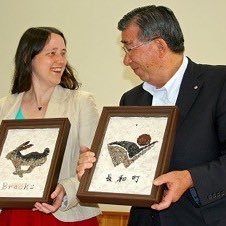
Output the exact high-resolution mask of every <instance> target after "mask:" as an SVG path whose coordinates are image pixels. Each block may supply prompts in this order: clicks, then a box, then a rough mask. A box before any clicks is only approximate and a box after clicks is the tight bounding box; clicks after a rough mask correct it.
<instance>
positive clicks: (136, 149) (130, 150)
mask: <svg viewBox="0 0 226 226" xmlns="http://www.w3.org/2000/svg"><path fill="white" fill-rule="evenodd" d="M157 142H158V141H154V142H152V143H151V136H150V135H149V134H142V135H140V136H139V137H138V138H137V143H134V142H131V141H114V142H111V143H108V144H107V148H108V151H109V154H110V156H111V159H112V163H113V165H114V166H115V167H116V166H118V165H119V164H121V163H123V164H124V166H125V167H126V168H127V167H129V166H130V165H131V164H132V163H133V162H134V161H136V160H137V159H138V158H139V157H140V156H142V155H144V154H145V153H146V152H147V151H148V150H150V149H151V148H152V147H154V145H155V144H156V143H157Z"/></svg>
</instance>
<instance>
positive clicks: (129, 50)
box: [122, 37, 159, 54]
mask: <svg viewBox="0 0 226 226" xmlns="http://www.w3.org/2000/svg"><path fill="white" fill-rule="evenodd" d="M157 38H159V37H155V38H153V39H151V40H149V41H147V42H143V43H141V44H139V45H137V46H133V47H131V48H127V47H125V46H122V49H123V50H124V52H125V53H126V54H129V53H130V52H131V51H132V50H133V49H137V48H139V47H141V46H143V45H146V44H149V43H150V42H152V41H153V40H155V39H157Z"/></svg>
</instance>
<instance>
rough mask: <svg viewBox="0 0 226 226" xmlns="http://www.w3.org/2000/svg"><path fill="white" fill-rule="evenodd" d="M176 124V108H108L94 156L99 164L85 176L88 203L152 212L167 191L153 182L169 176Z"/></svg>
mask: <svg viewBox="0 0 226 226" xmlns="http://www.w3.org/2000/svg"><path fill="white" fill-rule="evenodd" d="M177 119H178V108H177V107H175V106H161V107H160V106H159V107H151V106H150V107H149V106H146V107H132V106H122V107H104V108H103V111H102V114H101V117H100V120H99V124H98V127H97V130H96V133H95V137H94V140H93V143H92V146H91V150H92V151H94V152H95V156H96V158H97V161H96V162H95V164H94V166H93V167H92V168H91V169H90V170H86V172H85V174H84V175H83V177H82V179H81V182H80V186H79V189H78V192H77V197H78V198H79V200H80V201H81V202H84V203H106V204H117V205H134V206H141V207H150V206H151V204H152V203H157V202H159V201H160V200H161V197H162V193H163V187H162V186H158V187H157V186H154V185H153V180H154V179H155V178H156V177H158V176H160V175H161V174H164V173H166V172H167V171H168V168H169V164H170V157H171V153H172V148H173V144H174V136H175V131H176V125H177Z"/></svg>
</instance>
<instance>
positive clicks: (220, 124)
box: [120, 59, 226, 226]
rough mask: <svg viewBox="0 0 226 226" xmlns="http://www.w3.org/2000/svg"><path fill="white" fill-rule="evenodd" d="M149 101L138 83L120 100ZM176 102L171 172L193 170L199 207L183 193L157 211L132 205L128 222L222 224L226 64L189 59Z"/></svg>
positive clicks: (140, 225) (225, 218)
mask: <svg viewBox="0 0 226 226" xmlns="http://www.w3.org/2000/svg"><path fill="white" fill-rule="evenodd" d="M151 103H152V95H151V94H149V93H148V92H146V91H145V90H143V88H142V84H141V85H139V86H137V87H135V88H133V89H132V90H130V91H128V92H126V93H124V94H123V96H122V98H121V101H120V105H132V106H143V105H151ZM176 105H177V106H178V107H179V111H180V117H179V124H178V127H177V132H176V138H175V144H174V149H173V154H172V158H171V164H170V171H172V170H183V169H188V170H189V171H190V172H191V175H192V179H193V182H194V186H195V188H196V191H197V193H198V196H199V199H200V205H199V206H198V205H197V204H196V203H195V202H194V200H193V198H192V197H191V195H190V192H188V191H187V192H186V193H185V194H184V195H183V196H182V197H181V199H180V200H179V201H178V202H176V203H174V204H172V205H171V206H170V207H169V208H168V209H166V210H163V211H160V212H156V211H154V210H152V209H148V208H136V207H133V208H132V210H131V217H130V224H129V225H134V226H146V225H148V226H150V225H152V224H151V222H155V221H156V220H155V219H157V218H158V217H160V219H159V220H160V221H161V224H156V225H161V226H203V225H211V226H218V225H219V226H221V225H222V226H223V225H224V226H226V196H225V195H226V66H211V65H201V64H195V63H194V62H192V61H191V60H190V59H189V63H188V67H187V69H186V71H185V74H184V77H183V80H182V83H181V87H180V91H179V95H178V98H177V102H176ZM138 218H142V219H143V220H141V221H139V220H138ZM145 219H146V220H145ZM153 219H154V220H153ZM217 222H218V223H217ZM222 222H224V223H222ZM153 225H155V224H153Z"/></svg>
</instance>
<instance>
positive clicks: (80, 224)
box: [0, 27, 100, 226]
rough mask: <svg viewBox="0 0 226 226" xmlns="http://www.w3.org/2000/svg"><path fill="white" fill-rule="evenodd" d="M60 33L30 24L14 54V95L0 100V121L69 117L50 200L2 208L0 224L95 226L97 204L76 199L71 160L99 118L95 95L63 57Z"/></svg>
mask: <svg viewBox="0 0 226 226" xmlns="http://www.w3.org/2000/svg"><path fill="white" fill-rule="evenodd" d="M66 53H67V50H66V40H65V38H64V35H63V34H62V33H61V32H60V31H59V30H57V29H56V28H52V27H36V28H30V29H28V30H27V31H26V32H25V33H24V34H23V36H22V37H21V39H20V42H19V45H18V48H17V51H16V55H15V73H14V78H13V86H12V90H11V93H12V95H10V96H8V97H5V98H2V99H1V100H0V121H1V120H3V119H31V118H58V117H67V118H68V119H69V120H70V123H71V129H70V134H69V137H68V141H67V146H66V150H65V154H64V159H63V163H62V167H61V171H60V176H59V183H58V185H57V187H56V189H55V191H54V192H53V193H52V194H51V198H52V199H53V203H52V205H50V204H47V203H38V202H37V203H35V205H34V208H33V209H32V210H24V209H9V210H4V209H3V210H2V212H1V213H0V222H1V226H6V225H7V226H13V225H16V224H18V223H20V225H29V226H33V225H35V226H39V225H40V226H41V225H48V224H49V225H51V226H54V225H74V226H91V225H92V226H95V225H98V222H97V218H96V216H97V215H99V214H100V211H99V209H98V208H97V207H96V206H95V205H93V206H92V207H91V206H86V205H80V204H79V202H78V200H77V198H76V191H77V188H78V184H79V182H78V179H77V177H75V176H74V175H75V165H76V162H77V160H78V155H79V147H80V145H86V146H90V144H91V141H92V138H93V135H94V131H95V129H96V125H97V121H98V113H97V109H96V106H95V103H94V100H93V97H92V96H91V95H90V94H89V93H86V92H82V91H79V90H77V89H78V87H79V84H78V82H77V81H76V79H75V77H74V75H73V71H72V68H71V67H70V65H69V64H68V62H67V57H66Z"/></svg>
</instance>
